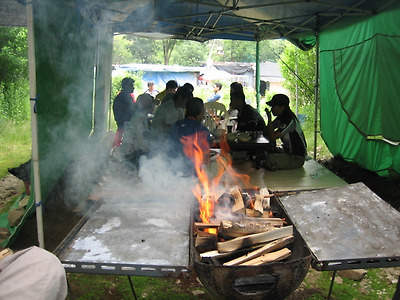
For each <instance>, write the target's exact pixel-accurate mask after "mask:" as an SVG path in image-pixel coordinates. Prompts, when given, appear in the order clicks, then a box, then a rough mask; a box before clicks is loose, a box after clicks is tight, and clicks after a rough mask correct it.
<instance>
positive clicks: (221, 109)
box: [204, 102, 228, 132]
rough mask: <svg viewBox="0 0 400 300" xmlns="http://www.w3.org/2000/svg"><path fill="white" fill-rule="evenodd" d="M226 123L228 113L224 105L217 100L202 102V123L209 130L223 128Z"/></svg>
mask: <svg viewBox="0 0 400 300" xmlns="http://www.w3.org/2000/svg"><path fill="white" fill-rule="evenodd" d="M227 123H228V113H227V110H226V107H225V105H223V104H222V103H219V102H206V103H204V125H205V126H206V127H207V128H208V130H210V131H211V132H213V131H215V130H217V129H225V130H226V125H227Z"/></svg>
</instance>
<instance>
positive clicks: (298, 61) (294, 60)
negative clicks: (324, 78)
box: [279, 43, 316, 105]
mask: <svg viewBox="0 0 400 300" xmlns="http://www.w3.org/2000/svg"><path fill="white" fill-rule="evenodd" d="M281 57H282V60H281V61H279V64H280V67H281V73H282V76H283V77H284V78H285V80H286V81H285V82H284V84H283V85H284V87H285V88H286V89H287V90H288V91H289V92H290V94H291V97H292V98H293V97H295V95H296V86H297V92H298V100H299V104H300V105H307V104H311V103H314V94H313V93H314V86H315V58H316V57H315V48H313V49H311V50H309V51H303V50H300V49H299V48H297V47H296V46H294V45H293V44H291V43H286V45H285V50H284V52H283V54H282V55H281ZM296 74H297V76H296Z"/></svg>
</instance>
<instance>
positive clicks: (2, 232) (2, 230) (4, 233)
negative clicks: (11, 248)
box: [0, 227, 10, 244]
mask: <svg viewBox="0 0 400 300" xmlns="http://www.w3.org/2000/svg"><path fill="white" fill-rule="evenodd" d="M9 236H10V231H9V230H8V228H6V227H0V244H1V243H2V242H4V241H5V240H6V239H7V238H8V237H9Z"/></svg>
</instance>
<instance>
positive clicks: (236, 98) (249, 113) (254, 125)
mask: <svg viewBox="0 0 400 300" xmlns="http://www.w3.org/2000/svg"><path fill="white" fill-rule="evenodd" d="M229 107H230V109H231V110H234V109H236V110H237V111H238V115H237V120H236V121H237V127H236V130H238V131H262V130H264V127H265V121H264V119H263V117H262V116H261V115H260V114H259V112H258V111H257V110H256V109H255V108H253V107H251V106H250V105H249V104H246V102H245V96H244V94H243V93H242V92H240V91H236V92H233V93H232V94H231V102H230V105H229Z"/></svg>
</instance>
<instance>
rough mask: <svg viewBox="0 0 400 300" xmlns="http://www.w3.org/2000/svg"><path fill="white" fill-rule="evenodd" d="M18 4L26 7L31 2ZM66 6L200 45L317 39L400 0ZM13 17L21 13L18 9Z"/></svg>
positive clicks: (90, 0) (166, 0)
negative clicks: (207, 42) (225, 41)
mask: <svg viewBox="0 0 400 300" xmlns="http://www.w3.org/2000/svg"><path fill="white" fill-rule="evenodd" d="M15 1H18V2H20V3H23V4H25V3H26V0H15ZM7 2H12V0H7ZM39 2H40V1H39ZM64 2H65V3H68V2H70V3H71V5H73V6H76V7H78V9H79V11H80V14H81V15H82V16H83V17H84V18H85V19H86V20H87V21H89V22H90V23H92V24H98V23H106V24H109V25H110V26H111V30H112V31H113V32H114V33H124V34H134V35H136V36H144V37H152V38H180V39H191V40H198V41H205V40H208V39H232V40H248V41H255V40H258V39H260V40H263V39H273V38H288V39H292V38H295V39H298V38H300V37H303V36H312V35H313V34H314V32H316V31H320V30H323V29H324V28H326V27H327V26H328V25H331V24H333V23H335V22H338V21H342V20H343V19H346V18H351V17H354V16H360V15H373V14H376V13H379V12H381V11H382V10H384V9H385V8H386V7H387V6H389V5H390V4H392V3H393V2H395V0H389V1H378V0H361V1H360V0H336V1H327V0H307V1H305V0H301V1H293V0H251V1H250V0H204V1H202V0H199V1H195V0H180V1H176V0H163V1H160V0H142V1H132V0H125V1H115V0H102V1H98V0H73V1H71V0H69V1H64ZM10 8H11V5H10ZM3 9H6V8H4V7H3ZM13 9H15V8H14V7H13ZM10 13H11V10H10ZM13 13H14V14H15V11H13ZM21 13H24V12H21Z"/></svg>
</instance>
